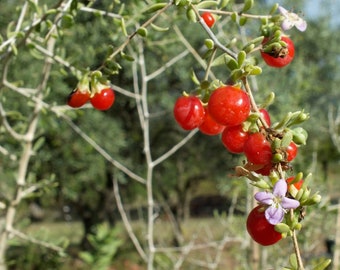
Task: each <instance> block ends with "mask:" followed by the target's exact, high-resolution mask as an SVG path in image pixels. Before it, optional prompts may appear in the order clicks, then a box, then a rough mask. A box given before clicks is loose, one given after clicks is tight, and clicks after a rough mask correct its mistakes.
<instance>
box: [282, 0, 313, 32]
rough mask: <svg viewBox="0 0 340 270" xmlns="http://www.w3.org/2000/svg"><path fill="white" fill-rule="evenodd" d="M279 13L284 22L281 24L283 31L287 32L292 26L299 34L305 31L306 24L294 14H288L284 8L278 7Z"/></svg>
mask: <svg viewBox="0 0 340 270" xmlns="http://www.w3.org/2000/svg"><path fill="white" fill-rule="evenodd" d="M279 12H280V13H281V15H282V16H283V17H284V20H283V22H282V24H281V27H282V29H283V30H289V29H291V28H293V27H294V26H295V27H296V29H298V30H299V31H301V32H304V31H306V29H307V22H306V21H305V20H304V19H302V18H301V17H299V15H297V14H296V13H293V12H289V11H288V10H286V9H285V8H283V7H281V6H279Z"/></svg>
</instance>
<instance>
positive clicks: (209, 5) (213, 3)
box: [196, 1, 218, 9]
mask: <svg viewBox="0 0 340 270" xmlns="http://www.w3.org/2000/svg"><path fill="white" fill-rule="evenodd" d="M216 6H218V2H217V1H204V2H200V3H198V4H197V5H196V7H197V8H198V9H201V8H212V7H216Z"/></svg>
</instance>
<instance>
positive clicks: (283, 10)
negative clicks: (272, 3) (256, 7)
mask: <svg viewBox="0 0 340 270" xmlns="http://www.w3.org/2000/svg"><path fill="white" fill-rule="evenodd" d="M278 10H279V12H280V13H281V14H282V15H283V16H285V17H287V16H288V13H289V12H288V10H287V9H285V8H284V7H281V6H279V7H278Z"/></svg>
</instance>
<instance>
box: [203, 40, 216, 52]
mask: <svg viewBox="0 0 340 270" xmlns="http://www.w3.org/2000/svg"><path fill="white" fill-rule="evenodd" d="M204 45H205V46H206V47H207V48H208V49H209V50H211V49H213V48H214V46H215V43H214V41H213V40H212V39H209V38H207V39H205V40H204Z"/></svg>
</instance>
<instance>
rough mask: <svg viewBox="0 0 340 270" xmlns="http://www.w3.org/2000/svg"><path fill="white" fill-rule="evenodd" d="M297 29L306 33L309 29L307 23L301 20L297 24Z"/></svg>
mask: <svg viewBox="0 0 340 270" xmlns="http://www.w3.org/2000/svg"><path fill="white" fill-rule="evenodd" d="M295 27H296V29H297V30H299V31H301V32H304V31H306V29H307V22H306V21H305V20H303V19H301V20H299V21H298V22H296V23H295Z"/></svg>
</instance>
